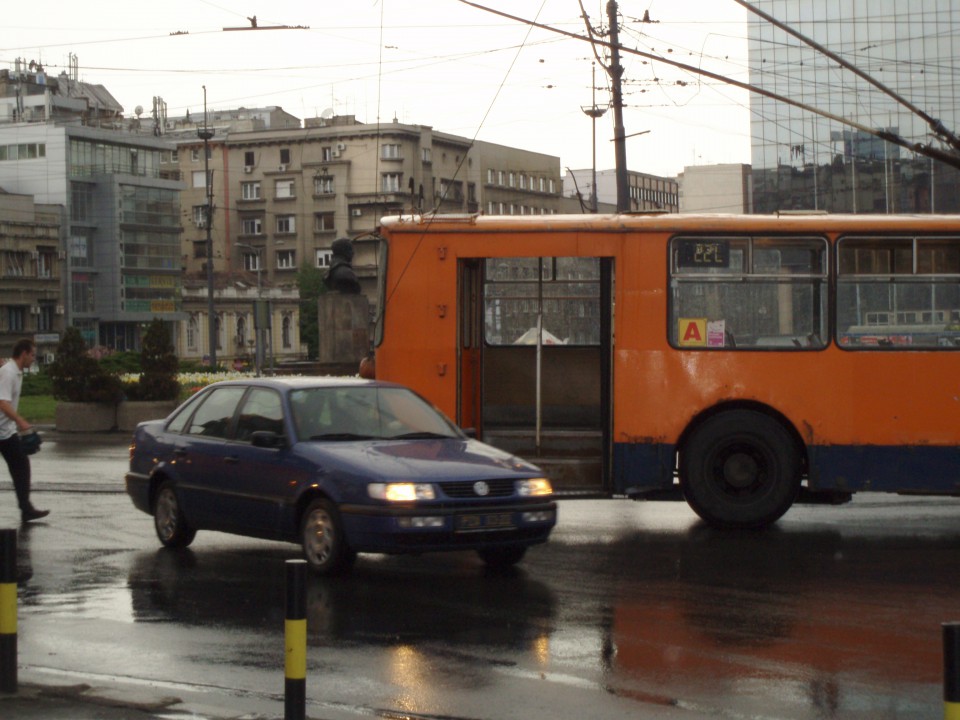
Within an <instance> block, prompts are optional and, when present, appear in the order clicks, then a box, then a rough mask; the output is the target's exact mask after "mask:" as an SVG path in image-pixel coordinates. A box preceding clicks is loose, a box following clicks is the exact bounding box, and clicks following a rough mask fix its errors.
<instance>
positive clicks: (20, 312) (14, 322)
mask: <svg viewBox="0 0 960 720" xmlns="http://www.w3.org/2000/svg"><path fill="white" fill-rule="evenodd" d="M26 316H27V313H26V309H25V308H24V307H23V306H22V305H11V306H10V307H8V308H7V330H9V331H10V332H22V331H23V328H24V326H23V323H24V319H25V318H26Z"/></svg>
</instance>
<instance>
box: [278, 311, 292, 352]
mask: <svg viewBox="0 0 960 720" xmlns="http://www.w3.org/2000/svg"><path fill="white" fill-rule="evenodd" d="M292 324H293V323H292V322H291V319H290V316H289V315H284V316H283V324H282V326H281V331H280V337H281V340H282V342H283V347H284V348H291V347H293V342H292V341H291V339H290V328H291V325H292Z"/></svg>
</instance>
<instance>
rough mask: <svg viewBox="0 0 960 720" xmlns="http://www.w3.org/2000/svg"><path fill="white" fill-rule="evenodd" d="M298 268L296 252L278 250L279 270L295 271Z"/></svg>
mask: <svg viewBox="0 0 960 720" xmlns="http://www.w3.org/2000/svg"><path fill="white" fill-rule="evenodd" d="M296 266H297V252H296V250H277V269H278V270H293V269H294V268H295V267H296Z"/></svg>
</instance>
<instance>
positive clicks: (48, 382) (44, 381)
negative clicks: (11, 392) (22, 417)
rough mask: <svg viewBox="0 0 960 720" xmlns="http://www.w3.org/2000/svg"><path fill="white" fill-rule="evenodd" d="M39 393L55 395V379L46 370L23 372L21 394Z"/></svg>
mask: <svg viewBox="0 0 960 720" xmlns="http://www.w3.org/2000/svg"><path fill="white" fill-rule="evenodd" d="M37 395H53V379H52V378H51V377H50V376H49V375H48V374H47V373H46V371H44V370H41V371H40V372H32V373H24V374H23V386H22V388H21V389H20V396H21V397H28V396H29V397H36V396H37Z"/></svg>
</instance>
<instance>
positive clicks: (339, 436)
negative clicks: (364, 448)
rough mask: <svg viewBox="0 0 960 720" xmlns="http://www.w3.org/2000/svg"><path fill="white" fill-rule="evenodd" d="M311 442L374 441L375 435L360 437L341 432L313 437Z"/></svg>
mask: <svg viewBox="0 0 960 720" xmlns="http://www.w3.org/2000/svg"><path fill="white" fill-rule="evenodd" d="M310 439H311V440H373V435H358V434H357V433H348V432H339V433H321V434H320V435H311V436H310Z"/></svg>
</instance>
